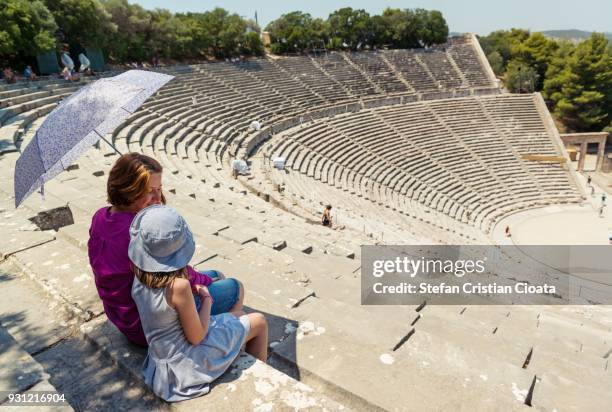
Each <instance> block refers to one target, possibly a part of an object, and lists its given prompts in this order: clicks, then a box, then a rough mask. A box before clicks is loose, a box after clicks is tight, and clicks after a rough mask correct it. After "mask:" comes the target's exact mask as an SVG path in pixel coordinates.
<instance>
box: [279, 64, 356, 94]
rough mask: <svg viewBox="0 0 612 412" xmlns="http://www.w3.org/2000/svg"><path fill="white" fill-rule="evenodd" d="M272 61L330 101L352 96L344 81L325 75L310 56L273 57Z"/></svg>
mask: <svg viewBox="0 0 612 412" xmlns="http://www.w3.org/2000/svg"><path fill="white" fill-rule="evenodd" d="M270 63H271V64H273V65H276V66H277V67H278V68H279V69H280V70H281V71H282V72H284V73H286V74H287V75H288V76H291V77H292V78H294V79H296V80H297V81H299V82H301V83H302V84H303V85H304V86H305V87H307V88H308V89H310V90H312V91H313V92H314V93H316V94H317V95H319V96H321V97H322V98H324V99H325V100H327V101H329V102H336V101H341V100H349V99H350V98H351V97H352V96H351V95H350V94H349V93H348V91H347V90H346V89H345V88H344V87H342V83H339V82H338V81H336V80H334V79H333V78H331V77H328V76H324V74H323V72H322V71H321V69H320V68H319V67H318V66H317V65H316V64H315V63H314V61H313V59H311V58H310V57H307V56H297V57H289V58H282V57H280V58H274V59H273V58H271V59H270Z"/></svg>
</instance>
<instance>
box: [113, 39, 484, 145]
mask: <svg viewBox="0 0 612 412" xmlns="http://www.w3.org/2000/svg"><path fill="white" fill-rule="evenodd" d="M469 47H472V46H471V45H470V46H469ZM395 55H398V56H400V55H406V56H413V57H414V59H416V60H414V64H412V63H411V61H407V62H406V61H404V60H401V59H400V60H396V61H391V62H390V60H393V59H392V56H395ZM419 55H423V56H428V57H424V59H427V61H428V64H430V65H431V70H430V69H429V68H428V65H427V64H426V63H424V62H423V61H421V60H419V57H418V56H419ZM474 56H475V54H474ZM474 58H475V57H474ZM451 61H452V58H451V57H450V55H449V54H448V53H447V52H442V51H440V50H437V49H436V50H427V51H415V50H408V51H391V52H364V53H353V54H351V55H347V54H344V53H335V52H334V53H327V54H325V55H324V56H319V57H306V56H299V57H286V58H284V57H269V58H263V59H261V58H260V59H252V60H247V61H244V62H239V63H230V62H214V63H204V64H198V65H192V66H189V67H188V68H187V69H185V70H183V69H181V70H178V69H177V71H175V72H173V71H172V69H171V68H167V69H165V71H166V72H168V73H173V74H174V75H176V79H175V80H174V81H172V82H170V83H168V85H166V86H165V87H164V88H162V89H161V90H160V91H159V93H158V94H157V95H156V96H154V97H153V98H152V99H150V100H149V101H148V102H147V103H145V105H143V108H142V110H143V111H146V110H148V111H153V112H157V113H159V114H161V115H166V114H167V112H168V111H174V110H176V111H178V112H180V111H181V106H183V107H189V109H188V110H189V116H190V117H189V122H188V123H190V125H191V127H198V126H200V129H204V130H205V131H206V132H207V133H211V134H212V135H214V136H215V138H216V139H217V140H219V141H220V142H219V143H217V144H216V146H215V150H216V153H217V154H218V155H221V156H224V155H225V153H226V150H227V148H228V146H229V145H230V144H232V143H233V142H234V141H235V140H236V141H237V142H238V143H240V142H241V141H242V139H243V137H242V136H245V135H246V134H248V133H249V128H248V125H249V124H250V123H251V122H252V121H253V120H259V121H261V122H263V123H264V124H274V123H275V122H277V121H281V119H283V118H286V117H288V116H291V115H299V114H300V113H306V112H307V111H308V110H309V109H311V108H316V109H320V108H321V107H324V106H328V105H334V104H338V103H339V102H340V101H343V100H344V101H347V102H348V101H351V100H352V101H355V100H356V99H360V98H369V97H376V96H381V95H387V94H397V93H401V94H414V93H415V92H414V90H416V91H420V92H427V93H429V94H432V92H433V93H434V94H435V93H441V92H446V91H449V90H451V91H452V90H455V91H456V92H461V91H462V90H463V91H465V92H467V93H469V90H468V89H467V88H468V87H471V86H473V85H471V84H467V83H469V82H468V80H466V78H465V77H464V76H463V75H462V74H461V72H460V70H458V69H457V67H458V66H457V65H453V64H451ZM479 64H480V63H479V62H478V61H476V62H474V65H476V66H478V65H479ZM383 69H384V70H383ZM433 73H435V74H437V75H438V77H439V78H435V77H434V74H433ZM419 82H420V83H419ZM490 83H491V82H489V83H488V85H489V86H490V85H491V84H490ZM420 84H421V85H420ZM476 86H479V87H480V86H482V84H477V85H476ZM451 94H452V93H451ZM432 97H433V98H436V97H435V96H430V97H428V98H432ZM440 97H446V95H444V93H442V94H441V96H440ZM190 99H191V101H192V102H193V103H192V104H189V103H190V102H189V100H190ZM202 106H205V107H207V109H205V110H202V108H201V107H202ZM198 111H199V113H200V116H199V117H198V115H197V112H198ZM184 112H187V110H185V111H184ZM192 114H193V117H191V115H192ZM141 116H144V114H142V113H136V114H135V115H133V116H132V118H131V119H129V120H128V122H126V123H130V122H131V121H133V120H136V119H139V118H140V117H141ZM187 116H188V115H187V114H185V116H184V117H185V118H186V117H187ZM169 117H173V113H169ZM116 133H117V132H116ZM127 133H128V134H130V129H127ZM213 141H215V139H213V140H212V141H211V143H212V142H213Z"/></svg>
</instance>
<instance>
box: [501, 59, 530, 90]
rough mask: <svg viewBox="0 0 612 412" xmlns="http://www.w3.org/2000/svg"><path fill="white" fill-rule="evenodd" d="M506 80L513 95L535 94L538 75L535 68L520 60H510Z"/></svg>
mask: <svg viewBox="0 0 612 412" xmlns="http://www.w3.org/2000/svg"><path fill="white" fill-rule="evenodd" d="M505 80H506V81H505V84H506V87H507V88H508V90H510V91H511V92H512V93H533V92H534V91H535V87H536V85H537V82H538V73H537V71H536V69H535V68H534V67H531V66H528V65H526V64H525V63H523V62H521V61H520V60H510V62H509V63H508V68H507V70H506V79H505Z"/></svg>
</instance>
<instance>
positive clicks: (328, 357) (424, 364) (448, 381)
mask: <svg viewBox="0 0 612 412" xmlns="http://www.w3.org/2000/svg"><path fill="white" fill-rule="evenodd" d="M296 312H300V313H299V316H297V313H296V319H298V322H299V326H298V332H297V334H296V335H295V339H296V341H293V340H292V339H286V340H285V341H283V342H281V343H280V344H279V345H277V346H276V347H275V348H274V352H273V355H272V359H273V361H278V362H280V363H287V364H289V365H292V366H293V367H294V370H296V371H297V372H296V373H299V374H300V375H301V376H303V377H304V379H306V377H309V381H308V382H307V383H308V384H311V383H310V380H314V381H320V382H324V383H325V384H327V385H333V386H334V388H335V389H334V390H336V391H338V392H339V393H343V394H346V396H352V397H358V398H361V399H363V400H365V399H367V402H368V403H367V404H364V405H368V406H369V407H378V408H382V409H386V410H399V409H402V408H403V407H405V406H406V405H404V406H400V405H398V403H397V402H398V399H399V398H398V397H402V399H403V396H402V395H400V393H402V394H404V393H405V394H410V395H409V401H408V402H409V405H410V406H409V409H419V410H445V409H453V410H456V409H457V408H459V410H487V409H489V410H490V409H500V408H501V409H503V410H519V409H522V408H523V406H524V405H523V401H524V399H522V398H521V399H518V400H517V399H516V398H515V397H514V395H513V393H512V382H514V383H515V384H516V385H518V387H519V388H521V389H523V388H524V390H525V391H526V390H527V389H528V388H529V384H530V382H531V378H532V376H530V375H528V374H527V373H523V372H524V371H522V370H520V369H519V368H517V369H516V370H509V369H505V373H504V374H501V373H499V371H498V370H495V369H494V368H491V369H490V370H489V369H485V370H486V373H490V374H492V375H493V374H496V373H497V375H498V376H502V375H503V377H504V379H500V381H496V382H494V383H487V382H486V381H485V380H484V379H481V378H479V377H478V374H477V373H476V372H475V371H473V370H472V369H470V367H471V366H472V365H469V366H468V364H460V365H458V366H455V367H451V366H452V365H449V364H447V363H446V361H445V360H444V361H443V360H442V359H430V358H428V357H427V355H430V354H431V353H435V350H432V348H427V350H426V351H424V350H423V349H424V348H421V350H420V351H419V352H418V353H417V352H416V351H415V352H414V353H413V352H411V351H408V350H406V348H405V347H406V345H408V344H410V339H411V338H409V339H408V341H407V342H406V343H404V345H402V346H401V347H400V348H398V349H397V350H396V351H393V347H394V342H393V341H392V340H391V339H390V342H389V343H388V344H387V342H383V341H382V339H381V337H380V336H379V324H377V323H369V322H367V321H362V320H361V319H360V318H359V316H353V315H352V313H350V311H349V313H346V314H345V316H342V315H341V313H343V312H342V311H339V310H338V308H334V307H333V306H331V307H330V306H329V305H314V304H310V305H307V306H304V308H301V307H300V308H298V310H297V311H296ZM355 329H357V331H355ZM383 334H384V332H383ZM399 334H400V333H399V331H397V332H396V335H399ZM360 335H361V336H365V335H368V336H369V337H368V339H360V338H359V336H360ZM432 339H433V338H432ZM437 342H438V343H437V344H436V345H435V346H434V347H435V348H436V349H443V348H444V347H445V345H447V347H448V345H449V343H445V342H444V341H443V340H437ZM447 350H448V349H447ZM458 372H461V373H458ZM356 376H380V377H383V376H384V377H386V378H385V379H374V380H372V379H356V378H355V377H356ZM313 385H314V383H313ZM468 387H469V390H468V389H467V388H468ZM502 388H503V389H504V391H503V392H502V391H501V390H500V389H502ZM440 393H444V396H443V397H440ZM349 394H350V395H349ZM407 399H408V398H407ZM433 405H435V407H433V408H432V406H433ZM468 405H469V409H468ZM364 408H366V409H367V407H366V406H364Z"/></svg>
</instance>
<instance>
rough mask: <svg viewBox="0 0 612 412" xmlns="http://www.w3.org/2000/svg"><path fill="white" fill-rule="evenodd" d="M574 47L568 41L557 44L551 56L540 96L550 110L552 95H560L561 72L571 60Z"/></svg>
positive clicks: (562, 76)
mask: <svg viewBox="0 0 612 412" xmlns="http://www.w3.org/2000/svg"><path fill="white" fill-rule="evenodd" d="M575 49H576V46H575V45H574V44H573V43H571V42H570V41H568V40H563V41H561V42H559V47H558V48H557V50H556V51H555V53H554V54H553V56H552V58H551V60H550V63H549V64H548V69H547V70H546V75H545V79H544V86H543V89H542V96H543V97H544V99H545V100H546V102H547V103H548V105H549V106H550V107H551V108H552V107H554V105H555V103H554V101H553V100H552V95H553V94H555V93H560V92H561V89H562V88H563V82H564V81H565V79H564V75H563V72H564V71H565V68H566V66H567V62H568V61H569V59H570V58H571V56H572V54H573V53H574V50H575Z"/></svg>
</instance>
